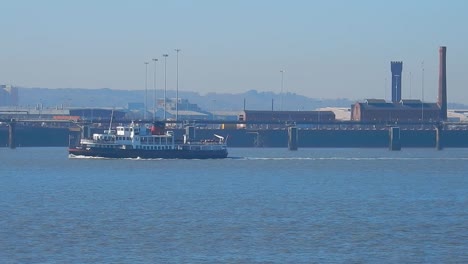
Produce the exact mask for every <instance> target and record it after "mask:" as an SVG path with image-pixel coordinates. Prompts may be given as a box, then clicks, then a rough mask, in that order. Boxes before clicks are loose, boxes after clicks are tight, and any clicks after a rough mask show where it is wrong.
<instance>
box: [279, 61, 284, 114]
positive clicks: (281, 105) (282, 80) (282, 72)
mask: <svg viewBox="0 0 468 264" xmlns="http://www.w3.org/2000/svg"><path fill="white" fill-rule="evenodd" d="M280 72H281V94H280V97H281V98H280V99H281V103H280V110H281V111H283V84H284V70H281V71H280Z"/></svg>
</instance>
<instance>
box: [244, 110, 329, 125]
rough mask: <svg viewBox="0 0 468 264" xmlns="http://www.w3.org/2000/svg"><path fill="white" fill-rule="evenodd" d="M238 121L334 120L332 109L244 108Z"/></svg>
mask: <svg viewBox="0 0 468 264" xmlns="http://www.w3.org/2000/svg"><path fill="white" fill-rule="evenodd" d="M239 120H240V121H252V122H272V123H274V122H279V123H281V122H282V123H284V122H291V123H293V122H318V123H320V122H324V123H325V122H334V121H335V113H333V112H332V111H260V110H244V111H243V112H242V113H241V114H240V115H239Z"/></svg>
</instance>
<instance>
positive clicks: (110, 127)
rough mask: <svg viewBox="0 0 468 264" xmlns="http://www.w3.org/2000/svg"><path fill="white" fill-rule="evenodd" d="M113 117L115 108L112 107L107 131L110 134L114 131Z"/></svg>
mask: <svg viewBox="0 0 468 264" xmlns="http://www.w3.org/2000/svg"><path fill="white" fill-rule="evenodd" d="M113 117H114V109H112V113H111V118H110V122H109V131H108V132H107V133H109V134H112V133H111V131H112V118H113Z"/></svg>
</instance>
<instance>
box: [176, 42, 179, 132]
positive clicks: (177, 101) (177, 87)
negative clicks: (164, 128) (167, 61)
mask: <svg viewBox="0 0 468 264" xmlns="http://www.w3.org/2000/svg"><path fill="white" fill-rule="evenodd" d="M175 51H176V52H177V63H176V64H177V77H176V79H177V81H176V122H177V121H179V51H180V49H175ZM176 126H177V123H176Z"/></svg>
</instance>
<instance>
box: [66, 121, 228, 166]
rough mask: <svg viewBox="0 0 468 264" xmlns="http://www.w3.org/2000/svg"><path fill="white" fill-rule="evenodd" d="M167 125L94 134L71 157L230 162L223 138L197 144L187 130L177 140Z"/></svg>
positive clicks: (73, 148)
mask: <svg viewBox="0 0 468 264" xmlns="http://www.w3.org/2000/svg"><path fill="white" fill-rule="evenodd" d="M164 126H165V124H162V126H161V124H159V125H157V124H156V123H155V124H153V125H151V126H149V125H143V126H140V125H139V124H135V123H133V122H132V123H131V124H130V125H127V126H117V127H116V129H115V130H111V129H109V130H105V131H104V133H102V134H99V133H96V134H93V135H92V138H89V139H86V138H83V139H80V142H79V144H77V146H70V147H69V149H68V153H69V154H70V157H73V156H86V157H102V158H142V159H223V158H227V156H228V151H227V144H226V140H225V138H224V137H222V136H219V135H216V134H214V138H213V139H209V140H201V141H195V140H193V139H192V136H193V135H192V134H193V131H194V127H188V128H186V131H187V132H186V134H185V135H184V138H183V140H176V139H175V138H174V132H173V131H165V129H164Z"/></svg>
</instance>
